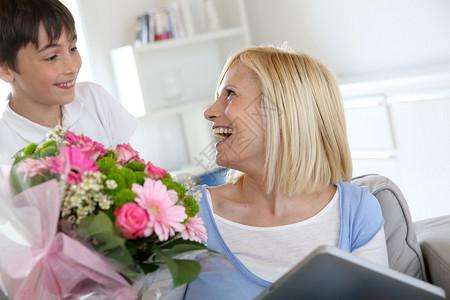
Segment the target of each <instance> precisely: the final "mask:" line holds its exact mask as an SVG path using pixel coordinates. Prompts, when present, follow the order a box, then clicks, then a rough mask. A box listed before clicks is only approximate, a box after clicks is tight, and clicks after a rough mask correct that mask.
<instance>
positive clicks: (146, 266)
mask: <svg viewBox="0 0 450 300" xmlns="http://www.w3.org/2000/svg"><path fill="white" fill-rule="evenodd" d="M138 264H139V266H140V267H141V269H142V271H143V272H144V274H148V273H152V272H155V271H156V270H158V268H159V266H158V265H157V264H155V263H138Z"/></svg>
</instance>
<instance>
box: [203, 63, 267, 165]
mask: <svg viewBox="0 0 450 300" xmlns="http://www.w3.org/2000/svg"><path fill="white" fill-rule="evenodd" d="M205 118H206V119H208V120H209V121H211V122H213V126H212V128H213V133H214V134H215V135H216V136H219V137H221V138H222V140H221V141H220V142H218V143H217V144H216V150H217V155H216V162H217V164H218V165H220V166H224V167H227V168H232V169H237V170H241V171H244V172H245V170H246V168H247V166H248V167H251V168H255V167H256V168H262V166H263V165H264V157H265V156H264V153H265V151H264V150H265V138H264V126H263V121H262V113H261V90H260V88H259V85H258V82H257V79H256V76H255V74H254V72H253V71H252V70H251V69H250V68H248V67H247V66H245V65H243V64H241V63H239V62H236V63H234V64H233V65H232V66H231V67H230V68H229V69H228V71H227V72H226V74H225V76H224V78H223V81H222V83H221V84H220V87H219V89H218V97H217V99H216V101H215V102H214V103H213V104H212V105H211V106H210V107H209V108H208V109H207V110H206V111H205ZM260 170H261V169H260ZM249 171H250V170H249Z"/></svg>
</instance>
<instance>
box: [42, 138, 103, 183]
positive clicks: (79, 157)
mask: <svg viewBox="0 0 450 300" xmlns="http://www.w3.org/2000/svg"><path fill="white" fill-rule="evenodd" d="M50 163H51V165H52V172H53V173H57V174H66V175H67V181H68V182H69V183H79V182H81V181H82V176H83V173H84V172H87V171H92V172H97V170H98V167H97V166H96V165H95V160H93V159H90V158H88V157H87V156H85V155H83V153H82V152H81V150H80V149H78V148H72V147H70V146H68V145H66V146H62V147H61V148H60V153H59V156H57V157H55V158H53V159H51V160H50Z"/></svg>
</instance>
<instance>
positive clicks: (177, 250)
mask: <svg viewBox="0 0 450 300" xmlns="http://www.w3.org/2000/svg"><path fill="white" fill-rule="evenodd" d="M196 250H209V251H212V250H210V249H208V248H207V247H206V246H205V245H204V244H201V243H197V242H194V241H189V240H183V239H176V240H174V241H172V242H170V243H167V244H166V245H164V246H162V247H161V251H162V252H164V254H166V255H168V256H175V255H178V254H181V253H185V252H188V251H196Z"/></svg>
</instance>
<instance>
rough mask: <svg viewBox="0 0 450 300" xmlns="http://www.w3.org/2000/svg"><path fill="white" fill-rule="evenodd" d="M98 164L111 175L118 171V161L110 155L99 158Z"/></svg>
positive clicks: (103, 171) (106, 173)
mask: <svg viewBox="0 0 450 300" xmlns="http://www.w3.org/2000/svg"><path fill="white" fill-rule="evenodd" d="M97 166H98V168H99V170H100V171H101V172H102V173H103V174H105V175H109V174H112V173H114V172H116V171H117V165H116V161H115V160H114V159H112V158H109V157H104V158H101V159H99V160H98V161H97Z"/></svg>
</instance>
